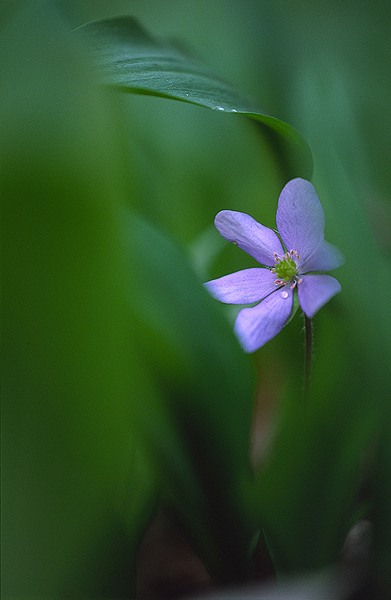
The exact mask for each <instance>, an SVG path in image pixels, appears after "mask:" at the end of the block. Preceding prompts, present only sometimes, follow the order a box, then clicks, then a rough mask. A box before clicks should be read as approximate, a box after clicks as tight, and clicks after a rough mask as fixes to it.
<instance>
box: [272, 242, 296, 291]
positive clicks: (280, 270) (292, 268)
mask: <svg viewBox="0 0 391 600" xmlns="http://www.w3.org/2000/svg"><path fill="white" fill-rule="evenodd" d="M293 257H295V258H296V259H297V260H298V259H299V258H300V257H299V255H298V254H297V252H296V250H291V251H290V252H286V253H285V254H284V256H283V257H282V258H280V257H279V256H278V255H277V254H276V253H275V254H274V258H275V260H276V262H275V263H274V267H273V268H272V269H271V271H272V273H275V274H276V281H275V283H276V285H285V284H286V283H290V282H292V286H291V287H292V288H293V287H295V285H296V283H301V279H299V278H298V275H297V265H296V263H295V261H294V260H293Z"/></svg>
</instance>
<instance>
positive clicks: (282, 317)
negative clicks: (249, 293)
mask: <svg viewBox="0 0 391 600" xmlns="http://www.w3.org/2000/svg"><path fill="white" fill-rule="evenodd" d="M292 302H293V291H292V290H291V289H290V287H283V288H279V289H278V290H276V291H275V292H274V293H273V294H270V295H269V296H267V297H266V298H265V299H264V300H262V302H261V303H260V304H257V306H254V307H253V308H243V310H241V311H240V312H239V314H238V316H237V317H236V321H235V333H236V335H237V336H238V338H239V341H240V343H241V345H242V347H243V349H244V351H245V352H255V350H258V348H260V347H261V346H263V345H264V344H266V342H268V341H269V340H271V339H272V338H273V337H274V336H275V335H277V333H279V332H280V331H281V329H282V328H283V327H284V325H285V323H286V321H287V320H288V317H289V315H290V314H291V310H292Z"/></svg>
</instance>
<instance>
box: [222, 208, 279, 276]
mask: <svg viewBox="0 0 391 600" xmlns="http://www.w3.org/2000/svg"><path fill="white" fill-rule="evenodd" d="M215 225H216V228H217V230H218V231H219V233H220V235H221V236H222V237H223V238H225V239H226V240H228V241H229V242H233V243H234V244H236V245H237V246H239V248H241V249H242V250H244V251H245V252H247V254H250V256H253V257H254V258H255V260H257V261H258V262H259V263H260V264H261V265H266V266H267V267H272V266H273V265H274V263H275V257H274V256H273V254H274V253H276V254H278V256H282V255H283V254H284V251H283V248H282V245H281V242H280V240H279V239H278V236H277V235H276V234H275V233H274V231H273V230H272V229H269V228H268V227H265V226H264V225H261V224H260V223H258V222H257V221H255V219H253V218H252V217H250V216H249V215H246V214H245V213H241V212H236V211H233V210H222V211H221V212H219V213H218V214H217V215H216V218H215Z"/></svg>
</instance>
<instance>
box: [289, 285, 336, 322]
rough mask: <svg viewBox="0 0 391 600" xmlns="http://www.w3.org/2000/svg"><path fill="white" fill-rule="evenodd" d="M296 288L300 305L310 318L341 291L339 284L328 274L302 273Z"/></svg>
mask: <svg viewBox="0 0 391 600" xmlns="http://www.w3.org/2000/svg"><path fill="white" fill-rule="evenodd" d="M297 290H298V295H299V302H300V306H301V308H302V309H303V311H304V313H305V314H306V315H307V317H309V318H311V317H313V316H314V314H315V313H317V312H318V310H319V309H320V308H322V306H324V305H325V304H326V303H327V302H328V301H329V300H330V299H331V298H332V297H333V296H335V294H338V292H340V291H341V285H340V283H339V282H338V281H337V280H336V279H334V277H331V276H330V275H304V277H303V280H302V282H301V283H299V284H298V286H297Z"/></svg>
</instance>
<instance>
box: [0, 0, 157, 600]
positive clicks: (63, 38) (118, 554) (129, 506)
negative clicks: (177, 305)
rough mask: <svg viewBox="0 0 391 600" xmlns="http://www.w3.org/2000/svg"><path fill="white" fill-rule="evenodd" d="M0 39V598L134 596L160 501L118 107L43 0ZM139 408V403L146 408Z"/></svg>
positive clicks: (29, 6) (28, 7)
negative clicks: (150, 445) (129, 280)
mask: <svg viewBox="0 0 391 600" xmlns="http://www.w3.org/2000/svg"><path fill="white" fill-rule="evenodd" d="M25 5H26V6H25V8H24V10H23V11H21V12H20V13H19V14H18V15H17V16H16V17H15V19H14V20H12V21H11V20H10V21H9V23H8V24H7V26H6V27H4V28H3V30H2V33H1V40H0V45H1V52H0V61H1V72H2V95H1V102H0V137H1V145H0V154H1V157H0V179H1V186H0V188H1V202H2V218H3V223H2V226H3V229H2V232H3V234H4V241H3V249H4V256H3V263H2V268H3V277H4V281H5V286H4V287H5V288H6V294H5V297H4V298H3V306H2V308H3V312H2V318H3V321H2V324H3V334H4V345H3V355H2V359H3V362H2V367H3V372H2V375H3V377H2V443H3V455H2V483H3V494H2V515H3V527H2V550H3V561H2V593H3V597H4V598H11V597H12V598H32V597H34V598H50V597H57V598H58V597H64V596H69V597H93V596H99V597H111V598H112V597H116V596H118V597H129V596H130V595H131V585H132V579H133V577H134V573H133V561H134V553H135V549H136V544H137V540H138V537H139V535H140V532H141V530H142V527H143V526H144V525H145V523H146V521H147V519H148V518H149V514H150V505H151V502H152V501H154V499H155V494H156V471H155V469H154V467H153V465H152V464H151V461H150V457H149V455H148V453H147V452H146V451H145V449H144V446H143V445H142V443H141V442H142V440H140V435H139V432H138V428H137V420H138V412H137V411H138V409H137V405H136V404H135V403H134V402H133V398H134V397H136V398H144V399H145V401H146V402H147V401H148V402H149V403H152V400H151V398H153V397H154V394H156V390H155V389H154V388H153V386H151V384H150V383H149V382H148V377H147V375H146V373H145V371H144V370H143V366H142V364H140V362H139V361H138V360H137V356H136V354H135V352H134V349H132V348H131V347H130V344H129V342H128V328H129V321H130V314H129V305H128V302H127V290H126V289H125V286H124V281H125V274H126V270H125V263H124V252H123V249H124V244H123V239H124V238H123V236H122V235H121V234H120V232H121V231H122V229H121V225H122V221H121V217H122V211H121V210H120V209H121V207H122V206H123V205H124V204H125V200H124V198H123V194H122V183H121V177H120V172H119V169H118V166H117V141H116V135H115V131H114V127H112V128H108V126H107V124H108V123H110V122H111V119H112V117H113V114H114V110H115V107H113V106H112V104H111V102H110V101H109V98H108V97H107V96H108V95H107V93H105V91H104V90H102V88H100V87H99V86H97V85H96V82H95V80H94V78H92V77H91V76H90V74H89V68H88V61H86V60H85V57H84V55H83V52H82V51H81V50H80V48H79V47H78V45H77V44H76V45H75V44H74V39H72V38H70V37H69V32H68V29H67V28H65V27H64V26H63V22H62V18H61V15H59V14H58V13H57V12H56V10H55V9H54V8H53V5H52V3H50V2H47V3H36V2H31V3H25ZM143 410H144V407H143Z"/></svg>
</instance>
